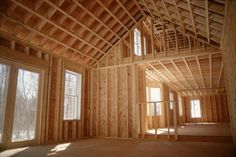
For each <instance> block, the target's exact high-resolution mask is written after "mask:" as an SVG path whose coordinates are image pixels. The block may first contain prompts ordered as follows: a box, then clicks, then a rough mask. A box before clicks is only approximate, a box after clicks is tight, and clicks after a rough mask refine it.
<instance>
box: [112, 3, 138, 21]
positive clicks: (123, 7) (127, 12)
mask: <svg viewBox="0 0 236 157" xmlns="http://www.w3.org/2000/svg"><path fill="white" fill-rule="evenodd" d="M116 2H117V3H118V4H119V5H120V6H121V8H122V9H123V10H124V11H125V12H126V14H128V15H129V17H130V18H131V19H132V20H133V22H134V23H137V21H136V20H135V19H134V17H133V16H132V15H131V14H130V12H129V11H128V10H127V9H126V8H125V6H124V5H123V4H122V3H121V2H120V0H116Z"/></svg>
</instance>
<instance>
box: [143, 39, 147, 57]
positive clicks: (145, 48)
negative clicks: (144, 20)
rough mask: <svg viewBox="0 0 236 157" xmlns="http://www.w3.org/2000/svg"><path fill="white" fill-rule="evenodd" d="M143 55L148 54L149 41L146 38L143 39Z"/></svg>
mask: <svg viewBox="0 0 236 157" xmlns="http://www.w3.org/2000/svg"><path fill="white" fill-rule="evenodd" d="M143 54H144V55H146V54H147V40H146V37H143Z"/></svg>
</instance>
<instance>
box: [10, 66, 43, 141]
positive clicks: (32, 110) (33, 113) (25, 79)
mask: <svg viewBox="0 0 236 157" xmlns="http://www.w3.org/2000/svg"><path fill="white" fill-rule="evenodd" d="M38 90H39V73H35V72H31V71H27V70H23V69H19V70H18V78H17V87H16V100H15V113H14V122H13V132H12V141H13V142H15V141H25V140H32V139H34V138H35V130H36V118H37V104H38Z"/></svg>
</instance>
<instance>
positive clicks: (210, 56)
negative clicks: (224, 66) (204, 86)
mask: <svg viewBox="0 0 236 157" xmlns="http://www.w3.org/2000/svg"><path fill="white" fill-rule="evenodd" d="M209 71H210V72H209V75H210V76H209V78H210V87H211V88H212V86H213V79H212V55H211V54H209Z"/></svg>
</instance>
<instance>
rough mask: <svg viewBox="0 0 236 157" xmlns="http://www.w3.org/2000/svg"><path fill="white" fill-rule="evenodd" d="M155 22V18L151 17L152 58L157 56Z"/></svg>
mask: <svg viewBox="0 0 236 157" xmlns="http://www.w3.org/2000/svg"><path fill="white" fill-rule="evenodd" d="M153 24H154V22H153V19H151V30H152V35H151V45H152V58H154V56H155V44H154V26H153Z"/></svg>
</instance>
